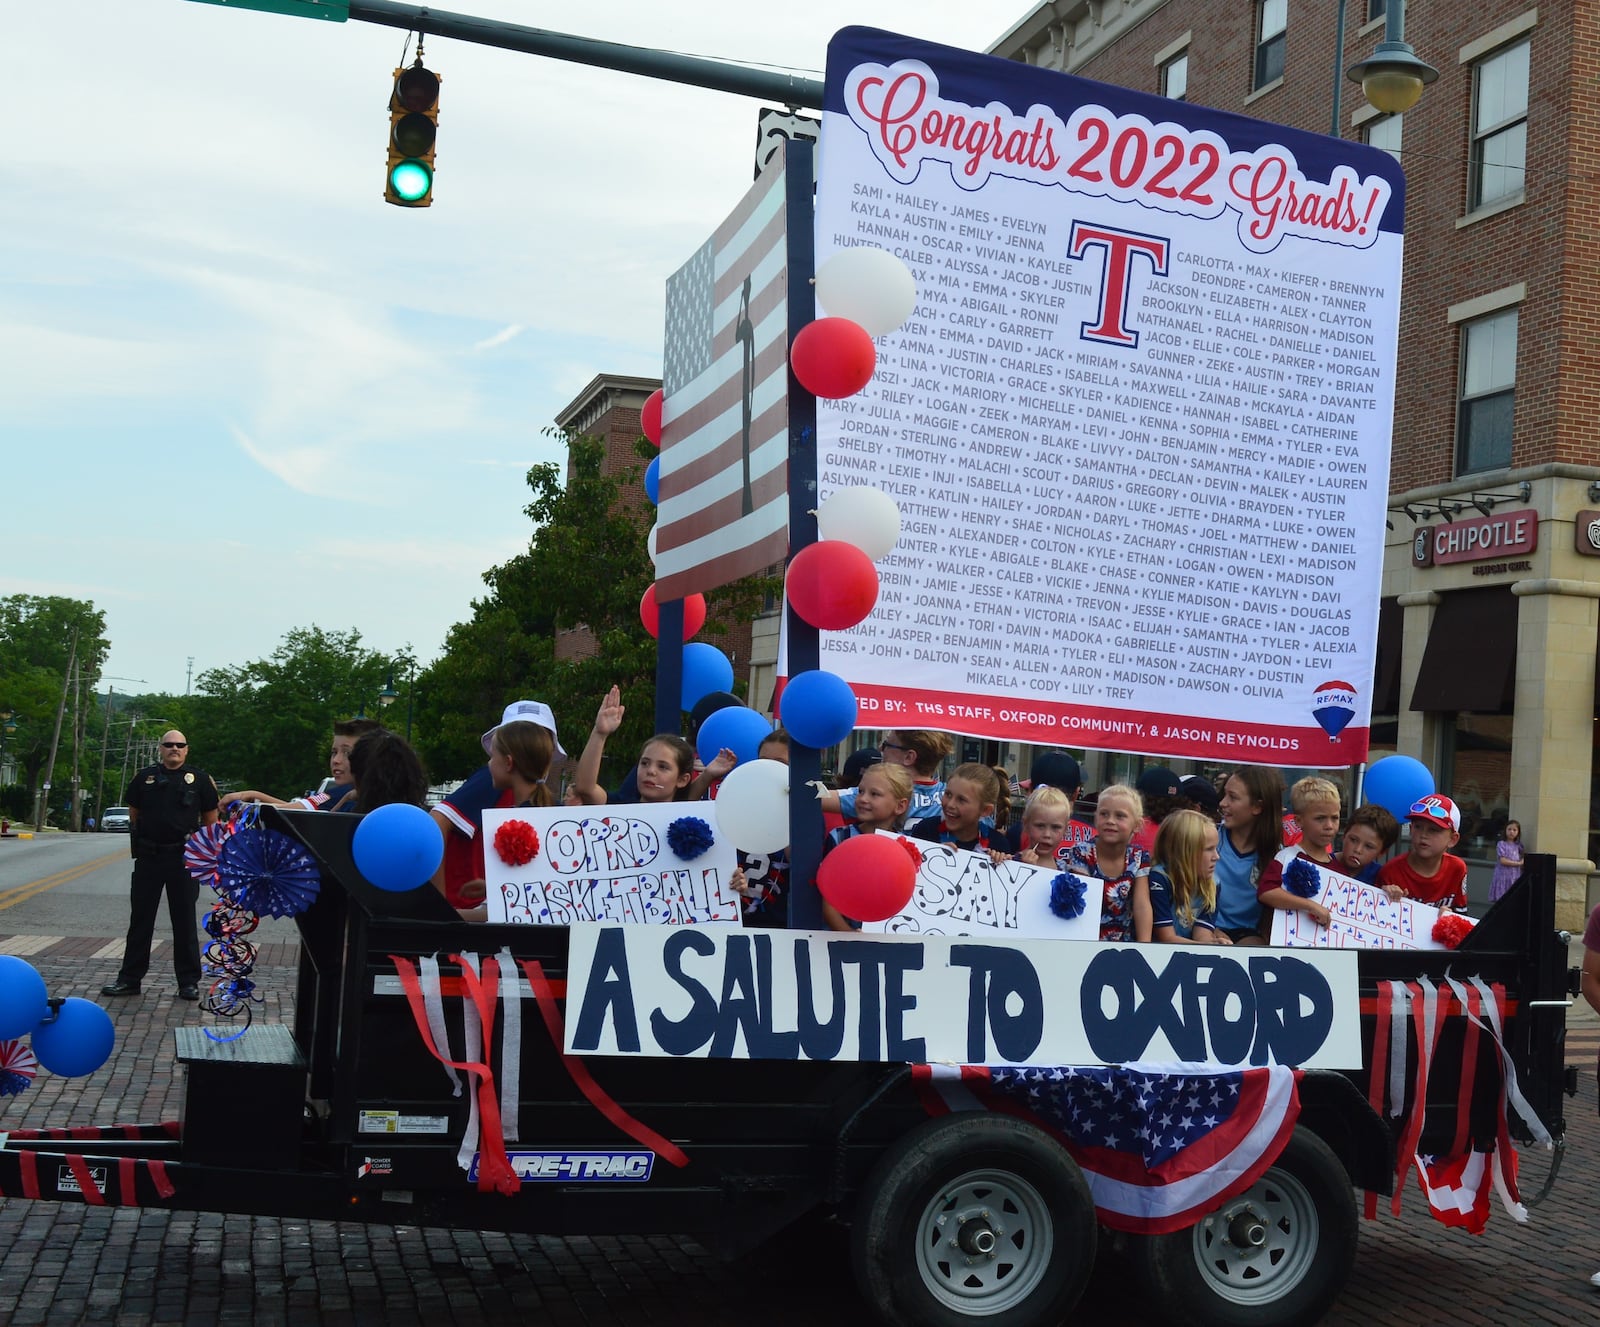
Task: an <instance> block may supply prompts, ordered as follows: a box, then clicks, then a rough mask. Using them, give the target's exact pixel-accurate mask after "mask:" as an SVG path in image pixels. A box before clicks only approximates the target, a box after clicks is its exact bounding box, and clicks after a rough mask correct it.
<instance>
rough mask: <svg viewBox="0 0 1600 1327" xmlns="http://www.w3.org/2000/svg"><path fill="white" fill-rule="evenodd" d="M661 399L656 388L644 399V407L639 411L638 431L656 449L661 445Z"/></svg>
mask: <svg viewBox="0 0 1600 1327" xmlns="http://www.w3.org/2000/svg"><path fill="white" fill-rule="evenodd" d="M662 399H663V397H662V392H661V389H660V388H659V387H657V388H656V389H655V391H653V392H651V393H650V395H649V396H647V397H645V398H644V405H643V406H642V407H641V408H640V410H639V431H640V432H641V433H643V434H644V436H645V437H646V438H648V439H649V440H650V442H651V443H652V444H653V445H654V446H657V447H659V446H660V445H661V402H662Z"/></svg>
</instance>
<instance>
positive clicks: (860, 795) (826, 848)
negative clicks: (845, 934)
mask: <svg viewBox="0 0 1600 1327" xmlns="http://www.w3.org/2000/svg"><path fill="white" fill-rule="evenodd" d="M910 808H911V772H910V771H909V770H907V769H906V768H905V766H903V765H885V764H877V765H873V766H871V767H870V768H868V769H867V770H865V771H864V772H863V773H862V775H861V778H860V780H859V781H858V783H857V784H856V818H855V823H854V824H850V825H841V826H840V827H839V828H838V829H835V830H832V831H830V832H829V834H828V837H827V841H826V842H825V843H824V844H823V845H822V855H823V856H824V857H826V856H827V855H828V854H829V853H830V852H832V851H833V850H834V849H835V848H837V847H838V846H839V845H840V844H841V843H843V842H844V841H845V840H846V839H853V838H855V837H856V836H857V835H860V834H873V833H876V832H878V831H880V830H881V831H882V832H884V833H885V834H893V833H895V832H896V831H897V830H899V828H900V827H901V825H903V824H904V823H905V816H906V812H907V811H908V810H910ZM822 916H823V920H825V921H826V922H827V923H828V926H829V929H831V930H835V931H859V930H860V929H861V923H860V922H858V921H853V920H852V919H850V918H849V917H846V916H845V915H844V914H843V913H842V912H840V911H839V909H838V908H836V907H834V906H833V904H831V903H829V902H828V900H827V899H823V900H822Z"/></svg>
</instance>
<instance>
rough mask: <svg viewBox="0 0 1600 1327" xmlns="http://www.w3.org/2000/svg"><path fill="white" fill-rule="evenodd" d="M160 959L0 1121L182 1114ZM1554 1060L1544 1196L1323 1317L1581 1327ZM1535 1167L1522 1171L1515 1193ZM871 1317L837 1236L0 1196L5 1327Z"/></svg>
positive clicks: (52, 973) (1393, 1254) (1389, 1264)
mask: <svg viewBox="0 0 1600 1327" xmlns="http://www.w3.org/2000/svg"><path fill="white" fill-rule="evenodd" d="M105 944H106V942H105V940H104V939H103V938H91V939H81V940H78V939H71V938H66V939H61V938H53V937H31V936H17V937H9V936H5V935H3V934H0V952H14V951H15V950H17V949H30V950H32V952H30V954H29V957H30V961H32V962H34V963H35V964H36V965H37V966H38V968H39V969H40V971H41V972H42V973H43V974H44V976H45V979H46V981H47V982H48V983H49V986H50V989H51V993H52V994H55V995H82V996H89V997H93V996H94V993H95V992H96V991H97V990H98V987H99V985H100V983H101V982H103V981H105V980H106V979H107V977H108V975H109V972H110V968H108V966H107V960H106V959H105V958H103V957H102V958H92V957H91V955H94V954H96V953H101V952H103V950H104V947H105ZM291 956H292V950H291V948H290V947H289V946H287V945H280V944H269V945H267V946H265V947H264V949H263V954H262V963H261V965H260V966H259V967H258V969H257V971H258V974H259V977H260V985H261V988H262V989H263V990H264V991H265V992H266V993H267V1003H266V1005H265V1006H264V1008H263V1010H262V1013H261V1015H260V1017H262V1018H263V1019H284V1018H286V1017H287V1016H288V1013H289V1010H288V1007H287V1006H288V997H289V995H290V994H291V993H292V985H293V981H292V969H291V967H290V966H289V965H290V961H291ZM167 961H168V955H167V951H166V950H165V947H164V945H163V947H162V948H158V950H157V953H156V955H155V961H154V965H153V968H152V980H151V981H150V982H149V983H148V984H147V986H146V990H145V994H144V995H143V996H142V997H140V998H138V999H135V1000H130V1001H120V1002H107V1003H108V1004H109V1005H110V1007H111V1009H112V1012H113V1015H114V1016H115V1018H116V1021H117V1028H118V1037H119V1040H118V1046H117V1050H116V1052H115V1054H114V1056H113V1059H112V1061H111V1063H110V1064H109V1065H108V1066H107V1067H106V1068H105V1069H103V1070H102V1071H101V1072H99V1073H97V1074H95V1075H93V1076H92V1077H90V1078H88V1079H85V1080H78V1081H68V1080H63V1079H59V1078H54V1077H51V1076H49V1075H41V1076H40V1077H39V1079H38V1080H37V1082H36V1084H35V1086H34V1087H33V1088H32V1089H30V1090H29V1091H28V1092H26V1093H24V1094H22V1095H21V1096H20V1097H14V1098H9V1099H6V1100H4V1101H3V1102H0V1126H3V1127H7V1128H20V1127H39V1126H51V1125H66V1124H79V1125H82V1124H110V1123H120V1122H126V1121H154V1120H161V1119H173V1118H176V1117H177V1114H178V1105H179V1100H180V1093H181V1079H180V1070H179V1069H178V1066H177V1065H176V1063H175V1061H174V1059H173V1051H172V1029H173V1028H175V1027H178V1026H180V1025H182V1024H183V1023H184V1022H186V1021H191V1020H194V1019H196V1018H197V1017H198V1015H197V1014H196V1012H195V1009H194V1006H192V1005H185V1004H180V1003H178V1002H177V1001H175V1000H174V999H173V998H172V990H171V978H170V975H166V974H168V973H169V972H170V969H169V968H168V967H167V966H165V965H166V964H167ZM1572 1025H1573V1026H1572V1033H1571V1037H1570V1040H1569V1060H1571V1061H1572V1062H1574V1063H1580V1064H1582V1065H1583V1066H1584V1073H1583V1075H1582V1078H1581V1088H1580V1091H1579V1095H1578V1097H1577V1098H1576V1100H1574V1101H1573V1102H1571V1103H1570V1110H1569V1115H1568V1120H1569V1143H1570V1145H1571V1153H1572V1155H1571V1157H1570V1159H1569V1161H1568V1163H1567V1166H1566V1169H1565V1172H1564V1174H1563V1176H1562V1178H1561V1180H1560V1182H1559V1183H1558V1185H1557V1188H1556V1191H1555V1193H1554V1195H1553V1196H1552V1198H1551V1199H1550V1200H1549V1201H1548V1202H1547V1203H1546V1204H1545V1205H1544V1206H1543V1207H1540V1208H1538V1209H1536V1210H1535V1211H1534V1214H1533V1221H1532V1222H1531V1224H1530V1225H1528V1226H1527V1227H1524V1228H1518V1227H1517V1226H1515V1225H1514V1224H1513V1223H1512V1222H1511V1221H1510V1219H1509V1218H1507V1217H1506V1216H1505V1214H1504V1212H1503V1211H1501V1210H1500V1209H1499V1208H1498V1206H1497V1207H1496V1210H1495V1214H1494V1217H1493V1219H1492V1220H1491V1222H1490V1227H1489V1231H1488V1233H1486V1234H1485V1235H1484V1236H1482V1237H1479V1238H1473V1237H1471V1236H1468V1235H1463V1234H1460V1233H1458V1232H1454V1231H1449V1230H1446V1229H1445V1228H1444V1227H1443V1226H1440V1225H1438V1224H1437V1223H1436V1222H1434V1221H1433V1220H1432V1219H1431V1218H1429V1217H1428V1216H1427V1214H1426V1210H1425V1208H1424V1206H1423V1204H1422V1201H1421V1198H1420V1196H1419V1194H1418V1192H1417V1190H1416V1188H1415V1186H1414V1185H1413V1186H1412V1188H1411V1189H1409V1190H1408V1192H1407V1195H1406V1204H1405V1211H1404V1214H1403V1216H1402V1217H1401V1218H1399V1219H1398V1220H1397V1219H1395V1218H1393V1217H1389V1216H1388V1215H1387V1214H1385V1216H1384V1217H1383V1218H1382V1219H1381V1220H1379V1221H1377V1222H1372V1223H1365V1222H1364V1223H1363V1224H1362V1230H1361V1242H1360V1251H1359V1255H1358V1260H1357V1265H1356V1272H1355V1276H1354V1277H1353V1279H1352V1281H1351V1284H1350V1287H1349V1288H1348V1290H1347V1291H1346V1293H1345V1294H1344V1296H1343V1297H1342V1298H1341V1300H1340V1301H1339V1302H1338V1303H1337V1304H1336V1305H1334V1306H1333V1307H1332V1309H1331V1311H1330V1313H1329V1314H1328V1316H1327V1318H1326V1319H1325V1321H1326V1322H1327V1323H1330V1324H1341V1325H1349V1327H1354V1325H1355V1324H1367V1323H1376V1322H1381V1323H1393V1324H1433V1323H1450V1324H1466V1325H1468V1327H1470V1325H1471V1324H1480V1323H1513V1322H1514V1323H1558V1322H1559V1323H1571V1322H1574V1321H1580V1320H1585V1319H1587V1318H1588V1317H1590V1316H1592V1315H1593V1313H1594V1311H1595V1308H1596V1306H1597V1304H1600V1292H1597V1291H1594V1290H1592V1289H1590V1287H1589V1285H1588V1277H1589V1275H1590V1273H1591V1272H1593V1271H1595V1270H1596V1269H1597V1268H1600V1232H1596V1231H1595V1229H1594V1225H1593V1221H1592V1216H1591V1206H1592V1205H1591V1204H1590V1203H1589V1202H1588V1182H1589V1176H1590V1174H1591V1172H1592V1168H1593V1160H1592V1159H1593V1158H1594V1157H1595V1155H1596V1153H1597V1151H1600V1120H1597V1118H1596V1096H1595V1079H1594V1074H1593V1072H1592V1070H1593V1065H1594V1061H1595V1055H1596V1051H1597V1050H1600V1021H1597V1020H1596V1018H1595V1016H1594V1015H1593V1014H1592V1013H1591V1012H1590V1011H1589V1010H1587V1008H1583V1009H1574V1011H1573V1014H1572ZM1546 1164H1547V1162H1546V1158H1545V1157H1544V1156H1543V1155H1542V1154H1541V1155H1535V1156H1533V1157H1530V1158H1528V1159H1527V1160H1526V1163H1525V1170H1524V1176H1523V1180H1524V1183H1523V1188H1524V1193H1525V1195H1531V1194H1533V1193H1535V1192H1537V1189H1538V1186H1539V1183H1540V1181H1541V1180H1542V1178H1543V1175H1544V1173H1545V1169H1546ZM824 1320H826V1321H829V1322H831V1323H833V1324H839V1325H840V1327H848V1325H849V1324H854V1323H857V1322H864V1321H866V1314H865V1310H864V1309H863V1307H862V1305H861V1302H860V1300H859V1298H858V1297H857V1295H856V1293H855V1289H854V1285H853V1283H852V1280H851V1277H850V1273H849V1263H848V1256H847V1248H846V1244H845V1242H844V1240H843V1238H842V1237H841V1238H832V1239H830V1238H827V1237H826V1235H824V1236H823V1237H822V1238H820V1239H819V1238H818V1237H817V1236H815V1235H812V1236H807V1237H804V1238H801V1239H799V1240H797V1241H795V1242H791V1243H789V1244H785V1245H784V1246H782V1247H780V1248H777V1249H774V1250H772V1251H770V1252H769V1253H767V1254H765V1255H764V1256H761V1257H752V1258H750V1259H747V1260H746V1261H744V1262H741V1263H739V1264H735V1265H732V1266H725V1265H723V1264H721V1263H719V1262H718V1261H716V1260H715V1259H714V1258H713V1257H712V1256H711V1255H710V1254H709V1253H707V1252H706V1251H705V1250H704V1249H703V1248H701V1247H700V1246H699V1245H698V1244H697V1243H695V1242H693V1241H690V1240H687V1239H675V1238H669V1237H655V1238H648V1239H646V1238H608V1239H593V1240H590V1239H566V1240H559V1239H543V1238H532V1237H528V1236H505V1235H482V1234H477V1233H474V1232H468V1231H456V1232H451V1231H445V1230H432V1229H429V1230H419V1229H416V1228H412V1227H400V1228H386V1227H369V1226H363V1225H356V1224H336V1223H331V1222H306V1221H292V1220H280V1219H268V1218H249V1217H238V1216H217V1215H211V1214H194V1213H186V1212H174V1213H167V1212H162V1211H154V1210H152V1211H139V1210H135V1209H122V1210H107V1209H94V1208H85V1207H80V1206H77V1205H72V1204H48V1203H38V1204H35V1203H29V1202H26V1201H22V1200H17V1199H4V1200H0V1324H15V1325H16V1327H27V1325H29V1324H49V1325H50V1327H67V1325H68V1324H78V1323H84V1324H90V1323H93V1324H101V1323H110V1324H127V1325H128V1327H135V1325H142V1324H147V1323H188V1324H211V1323H240V1324H245V1323H252V1324H279V1323H282V1324H294V1325H295V1327H300V1325H301V1324H330V1325H331V1324H374V1327H376V1325H377V1324H386V1325H391V1327H403V1325H404V1324H409V1323H427V1324H428V1327H438V1325H439V1324H446V1323H457V1322H459V1323H483V1324H511V1323H523V1322H527V1321H539V1322H545V1323H552V1324H567V1323H574V1324H637V1323H652V1324H685V1325H686V1324H728V1325H729V1327H732V1325H733V1324H748V1323H751V1322H757V1321H759V1322H762V1323H763V1324H769V1325H770V1327H788V1325H789V1324H802V1323H803V1324H807V1327H815V1324H816V1323H817V1322H819V1321H824ZM1075 1321H1076V1322H1079V1323H1083V1324H1088V1325H1089V1327H1101V1325H1104V1327H1153V1324H1154V1320H1153V1319H1150V1318H1146V1317H1144V1316H1142V1315H1141V1313H1140V1310H1139V1306H1138V1303H1137V1299H1136V1296H1135V1295H1134V1294H1133V1292H1132V1291H1131V1290H1130V1289H1129V1287H1128V1286H1127V1283H1126V1271H1125V1269H1124V1268H1123V1267H1122V1265H1121V1264H1119V1263H1118V1262H1117V1261H1116V1260H1115V1259H1111V1258H1102V1260H1101V1265H1100V1267H1099V1269H1098V1270H1097V1273H1096V1276H1095V1280H1094V1283H1093V1284H1092V1286H1091V1289H1090V1292H1089V1295H1088V1297H1087V1299H1086V1300H1085V1303H1084V1305H1083V1307H1082V1308H1081V1310H1080V1312H1079V1314H1078V1315H1076V1317H1075Z"/></svg>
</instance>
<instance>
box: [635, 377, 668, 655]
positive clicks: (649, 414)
mask: <svg viewBox="0 0 1600 1327" xmlns="http://www.w3.org/2000/svg"><path fill="white" fill-rule="evenodd" d="M664 395H665V394H664V393H663V392H662V390H661V388H659V387H657V388H656V389H655V391H653V392H651V393H650V395H649V396H647V397H645V398H644V404H643V405H642V406H640V407H639V430H640V432H642V433H643V434H644V436H645V437H647V438H649V439H650V441H651V442H652V443H654V444H655V445H656V446H657V447H659V446H660V445H661V402H662V400H663V399H664ZM650 634H651V635H654V634H655V633H654V632H651V633H650Z"/></svg>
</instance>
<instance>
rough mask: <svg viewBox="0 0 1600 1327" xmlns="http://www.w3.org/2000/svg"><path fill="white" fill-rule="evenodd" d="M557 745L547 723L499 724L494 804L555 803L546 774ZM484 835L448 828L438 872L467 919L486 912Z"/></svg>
mask: <svg viewBox="0 0 1600 1327" xmlns="http://www.w3.org/2000/svg"><path fill="white" fill-rule="evenodd" d="M555 745H556V744H555V737H554V736H553V735H552V734H551V732H550V730H549V729H548V728H545V727H543V726H542V725H540V724H537V723H530V722H528V721H527V720H525V719H524V720H518V721H516V722H514V723H503V724H501V725H500V726H499V727H498V728H496V729H495V730H494V731H493V733H492V734H491V735H490V738H489V777H490V779H492V780H493V782H494V787H495V789H496V791H497V792H498V793H499V796H498V798H497V799H496V800H495V803H494V806H493V807H492V808H490V809H494V810H506V809H508V808H510V807H514V806H550V805H551V804H552V803H553V801H554V799H553V798H552V796H551V794H550V789H549V787H548V786H547V785H546V782H545V780H546V777H547V776H548V775H549V773H550V762H551V760H552V759H553V758H554V756H555ZM483 838H484V836H483V835H482V834H481V833H480V834H473V835H471V836H470V837H469V836H468V835H466V834H463V833H462V832H461V831H460V830H459V829H457V828H456V827H455V826H454V825H451V826H450V827H449V828H448V829H447V831H446V834H445V849H444V859H443V861H441V862H440V863H439V869H438V871H437V872H436V873H435V875H434V878H433V884H434V888H435V889H437V890H438V891H439V892H440V893H441V894H443V895H444V897H445V902H447V903H449V904H450V906H451V907H453V908H455V909H456V910H457V911H458V912H460V913H461V915H462V917H464V918H465V919H466V920H467V921H484V920H486V918H487V911H486V909H485V907H484V894H485V884H484V878H485V876H486V875H487V874H488V873H487V871H486V870H485V869H484V850H483Z"/></svg>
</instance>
